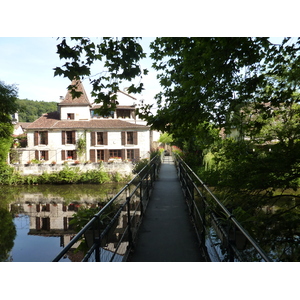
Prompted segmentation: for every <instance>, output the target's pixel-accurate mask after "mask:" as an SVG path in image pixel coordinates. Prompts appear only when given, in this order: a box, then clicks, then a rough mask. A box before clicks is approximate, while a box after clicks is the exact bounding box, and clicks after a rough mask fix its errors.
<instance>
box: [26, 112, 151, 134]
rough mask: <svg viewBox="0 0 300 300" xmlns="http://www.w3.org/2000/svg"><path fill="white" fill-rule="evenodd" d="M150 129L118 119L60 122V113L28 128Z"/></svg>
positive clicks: (42, 118) (45, 117) (50, 114)
mask: <svg viewBox="0 0 300 300" xmlns="http://www.w3.org/2000/svg"><path fill="white" fill-rule="evenodd" d="M110 128H113V129H149V127H148V126H145V125H139V124H133V123H129V122H126V121H121V120H117V119H102V120H99V119H96V120H95V119H94V120H86V121H74V120H60V118H59V113H58V112H52V113H48V114H44V115H42V116H41V117H40V118H38V119H37V120H35V121H34V122H33V123H31V125H29V126H28V127H27V130H32V129H35V130H38V129H65V130H66V129H73V130H74V129H110Z"/></svg>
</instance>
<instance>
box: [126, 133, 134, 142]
mask: <svg viewBox="0 0 300 300" xmlns="http://www.w3.org/2000/svg"><path fill="white" fill-rule="evenodd" d="M127 144H130V145H132V144H133V132H132V131H131V132H127Z"/></svg>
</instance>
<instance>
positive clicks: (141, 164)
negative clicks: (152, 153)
mask: <svg viewBox="0 0 300 300" xmlns="http://www.w3.org/2000/svg"><path fill="white" fill-rule="evenodd" d="M148 163H149V160H148V159H146V158H144V159H141V160H140V161H139V162H138V163H137V164H136V165H135V166H134V168H133V170H132V173H133V174H138V173H139V172H140V171H141V170H142V169H143V168H144V167H145V166H147V164H148ZM146 169H147V168H146Z"/></svg>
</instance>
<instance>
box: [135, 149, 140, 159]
mask: <svg viewBox="0 0 300 300" xmlns="http://www.w3.org/2000/svg"><path fill="white" fill-rule="evenodd" d="M134 159H135V160H136V161H138V160H139V159H140V149H134Z"/></svg>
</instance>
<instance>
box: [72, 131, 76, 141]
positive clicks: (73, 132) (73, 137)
mask: <svg viewBox="0 0 300 300" xmlns="http://www.w3.org/2000/svg"><path fill="white" fill-rule="evenodd" d="M72 144H76V139H75V131H72Z"/></svg>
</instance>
